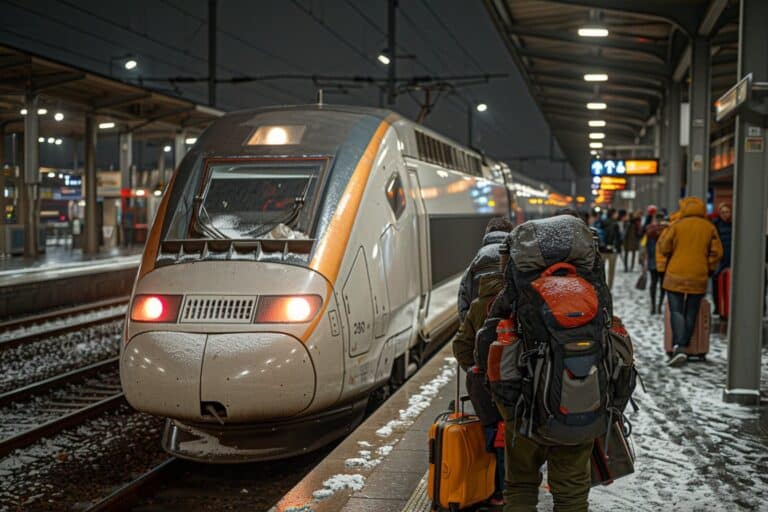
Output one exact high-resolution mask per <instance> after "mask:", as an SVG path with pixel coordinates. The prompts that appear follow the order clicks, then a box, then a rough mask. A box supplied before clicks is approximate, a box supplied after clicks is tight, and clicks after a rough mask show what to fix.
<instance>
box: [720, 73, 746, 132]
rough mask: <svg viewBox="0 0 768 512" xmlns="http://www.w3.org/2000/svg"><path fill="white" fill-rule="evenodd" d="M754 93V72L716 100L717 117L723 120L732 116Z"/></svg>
mask: <svg viewBox="0 0 768 512" xmlns="http://www.w3.org/2000/svg"><path fill="white" fill-rule="evenodd" d="M751 95H752V73H750V74H748V75H747V76H745V77H744V78H742V79H741V80H739V82H738V83H737V84H736V85H734V86H733V87H731V88H730V89H729V90H728V92H726V93H725V94H723V95H722V96H720V98H718V100H717V101H715V119H717V121H722V120H723V119H725V118H726V117H728V116H730V115H731V114H733V113H734V112H736V110H737V109H738V108H739V107H740V106H742V105H743V104H744V103H746V102H747V101H749V99H750V97H751Z"/></svg>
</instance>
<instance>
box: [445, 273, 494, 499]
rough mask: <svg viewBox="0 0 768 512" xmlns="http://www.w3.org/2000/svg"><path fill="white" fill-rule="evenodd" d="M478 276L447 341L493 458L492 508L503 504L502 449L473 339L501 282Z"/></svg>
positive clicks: (484, 275) (492, 274)
mask: <svg viewBox="0 0 768 512" xmlns="http://www.w3.org/2000/svg"><path fill="white" fill-rule="evenodd" d="M498 269H499V264H498V262H497V263H496V272H494V273H486V274H483V275H481V276H480V284H479V290H478V296H477V298H475V299H474V300H473V301H472V304H470V306H469V309H468V310H467V313H466V315H465V316H464V320H463V321H462V322H461V325H460V326H459V330H458V331H457V332H456V334H455V335H454V337H453V341H452V342H451V344H452V346H453V355H454V357H456V360H457V361H458V362H459V366H461V368H462V369H463V370H465V371H466V372H467V380H466V385H467V393H468V394H469V398H470V401H471V402H472V407H473V408H474V410H475V414H477V416H478V417H479V418H480V422H481V424H482V425H483V428H484V430H485V440H486V450H487V451H488V452H490V453H493V454H494V455H495V456H496V488H495V491H494V493H493V496H492V497H491V499H490V500H489V504H490V505H493V506H498V505H502V504H503V503H504V496H503V494H502V492H503V490H504V449H503V448H496V446H495V440H496V438H497V435H498V428H499V422H501V419H502V418H501V415H500V414H499V411H498V409H497V408H496V405H495V404H494V403H493V399H492V398H491V394H490V392H489V390H488V388H487V387H486V385H485V372H484V371H482V370H481V369H480V366H479V365H477V364H476V361H475V337H476V335H477V333H478V331H480V330H481V328H482V327H483V324H484V323H485V320H486V316H487V311H488V307H489V306H490V302H491V301H493V300H494V299H495V298H496V295H498V294H499V292H500V291H501V289H502V288H503V284H504V282H503V279H502V276H501V273H500V272H499V271H498Z"/></svg>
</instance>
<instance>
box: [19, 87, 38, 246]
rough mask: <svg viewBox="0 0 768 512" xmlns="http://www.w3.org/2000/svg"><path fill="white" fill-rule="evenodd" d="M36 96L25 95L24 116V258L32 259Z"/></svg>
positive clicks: (35, 239)
mask: <svg viewBox="0 0 768 512" xmlns="http://www.w3.org/2000/svg"><path fill="white" fill-rule="evenodd" d="M37 104H38V103H37V96H36V95H31V94H30V95H27V97H26V102H25V107H26V109H27V115H26V116H24V200H23V203H24V256H26V257H28V258H34V257H36V256H37V251H38V249H39V248H38V246H37V242H38V233H37V231H38V224H39V222H38V220H39V219H40V201H39V194H38V192H39V189H40V143H39V142H38V140H37V137H38V134H39V131H40V120H39V119H38V116H37Z"/></svg>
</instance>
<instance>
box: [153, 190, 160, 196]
mask: <svg viewBox="0 0 768 512" xmlns="http://www.w3.org/2000/svg"><path fill="white" fill-rule="evenodd" d="M152 195H153V196H155V197H160V196H161V195H163V191H162V190H155V191H154V192H152Z"/></svg>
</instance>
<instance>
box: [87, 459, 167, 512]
mask: <svg viewBox="0 0 768 512" xmlns="http://www.w3.org/2000/svg"><path fill="white" fill-rule="evenodd" d="M180 466H181V461H180V460H179V459H177V458H176V457H169V458H168V459H166V460H165V461H163V462H161V463H160V464H158V465H157V466H155V467H153V468H151V469H149V470H148V471H146V472H144V473H142V474H141V475H139V476H138V477H136V478H134V479H133V480H131V481H130V482H128V483H127V484H125V485H123V486H122V487H119V488H118V489H116V490H115V491H114V492H112V493H111V494H110V495H108V496H107V497H105V498H103V499H101V500H99V501H97V502H96V503H94V504H93V505H91V506H90V507H88V509H87V512H113V511H117V510H126V509H128V508H129V507H131V506H132V505H135V504H136V503H137V502H138V501H139V500H140V499H142V498H143V497H145V496H147V495H148V494H151V493H152V492H153V491H154V490H155V489H156V488H157V487H158V486H159V485H160V483H162V482H163V481H164V480H165V479H167V478H168V477H169V475H170V474H171V473H173V472H174V471H176V470H178V469H179V467H180Z"/></svg>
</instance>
